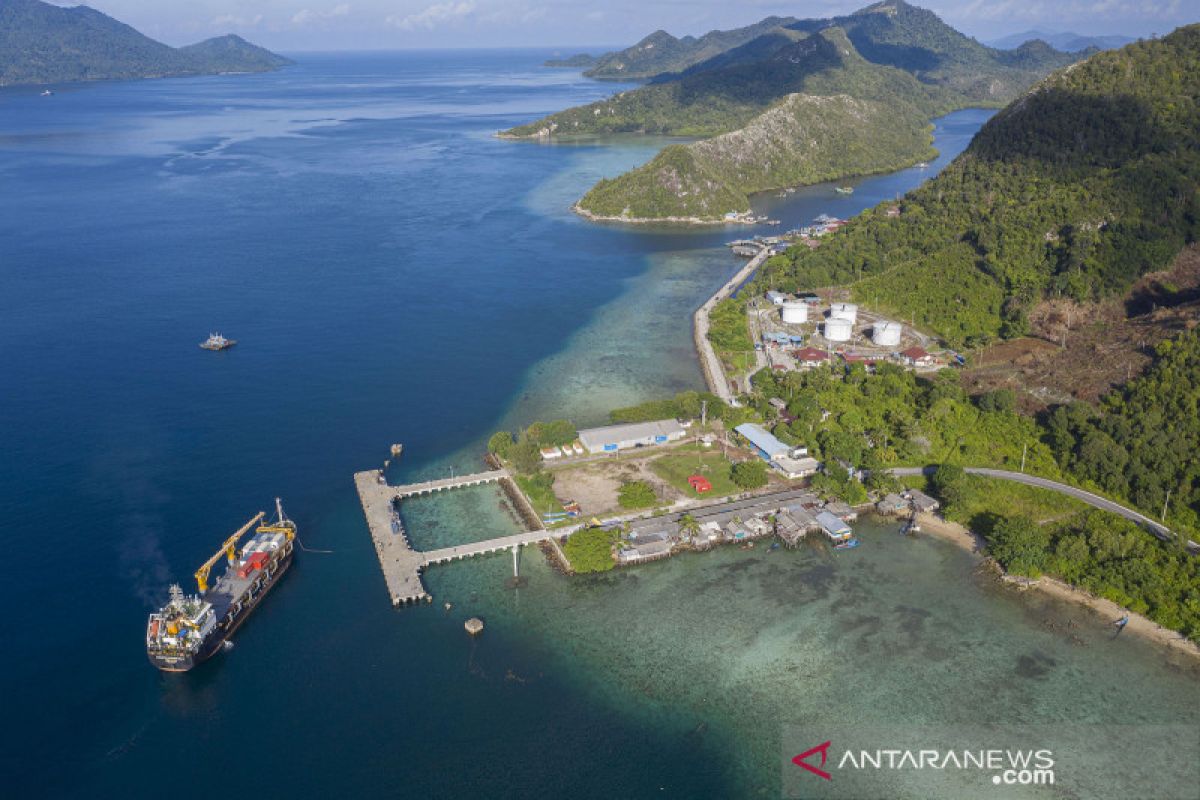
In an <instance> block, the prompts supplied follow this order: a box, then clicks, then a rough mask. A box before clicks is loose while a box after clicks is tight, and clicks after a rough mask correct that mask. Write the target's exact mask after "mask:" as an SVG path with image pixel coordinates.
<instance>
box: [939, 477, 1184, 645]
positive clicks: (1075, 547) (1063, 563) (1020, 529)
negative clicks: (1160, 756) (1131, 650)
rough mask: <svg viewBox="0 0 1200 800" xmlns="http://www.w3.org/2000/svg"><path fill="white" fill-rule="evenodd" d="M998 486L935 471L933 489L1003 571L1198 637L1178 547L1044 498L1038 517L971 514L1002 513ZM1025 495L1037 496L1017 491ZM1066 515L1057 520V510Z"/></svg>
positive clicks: (1132, 527) (1112, 518)
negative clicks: (1076, 591) (1048, 578)
mask: <svg viewBox="0 0 1200 800" xmlns="http://www.w3.org/2000/svg"><path fill="white" fill-rule="evenodd" d="M995 484H996V482H993V481H987V480H985V479H980V478H977V477H975V476H970V475H965V474H963V473H962V471H961V470H957V471H956V470H954V469H953V468H949V469H947V468H939V469H938V472H937V474H936V475H935V477H934V480H933V481H932V482H931V487H930V488H931V491H934V492H935V493H937V494H939V495H940V497H941V499H942V501H943V503H944V513H945V514H946V516H947V517H948V518H950V519H956V520H958V521H961V522H963V523H967V524H970V525H971V527H972V529H973V530H976V531H977V532H979V533H981V534H983V535H984V537H985V538H986V539H987V542H988V551H989V553H990V554H991V555H992V556H994V557H995V558H996V560H997V561H999V562H1000V564H1001V565H1002V566H1003V567H1004V568H1005V569H1006V570H1007V571H1009V572H1011V573H1013V574H1016V575H1026V576H1029V577H1038V576H1040V575H1042V574H1050V575H1054V576H1057V577H1059V578H1062V579H1063V580H1065V581H1067V582H1069V583H1071V584H1074V585H1076V586H1079V587H1081V588H1083V589H1086V590H1087V591H1089V592H1091V593H1092V594H1095V595H1097V596H1099V597H1104V598H1107V599H1108V600H1111V601H1113V602H1114V603H1117V604H1118V605H1121V606H1123V607H1125V608H1128V609H1129V610H1130V611H1133V612H1136V613H1138V614H1145V615H1146V616H1148V617H1149V618H1150V619H1152V620H1154V621H1155V622H1157V623H1158V624H1160V625H1163V626H1165V627H1168V628H1171V629H1173V630H1178V631H1180V632H1182V633H1183V634H1184V635H1186V636H1188V637H1190V638H1192V639H1196V640H1200V567H1198V566H1197V559H1196V558H1195V557H1194V556H1190V555H1188V554H1187V553H1186V552H1184V551H1183V550H1182V549H1181V548H1180V547H1179V546H1178V545H1176V544H1164V543H1163V542H1161V541H1159V540H1158V539H1156V538H1155V537H1154V536H1153V535H1151V534H1150V533H1148V532H1147V531H1145V530H1143V529H1141V528H1139V527H1137V526H1136V525H1134V524H1133V523H1131V522H1129V521H1127V520H1125V519H1122V518H1121V517H1117V516H1114V515H1112V514H1107V513H1104V512H1102V511H1097V510H1093V509H1088V510H1084V511H1080V510H1078V505H1077V504H1074V503H1065V502H1064V501H1063V500H1062V498H1061V496H1059V498H1058V506H1057V508H1054V506H1053V505H1052V501H1053V498H1047V499H1046V500H1045V501H1044V508H1043V510H1044V511H1051V510H1054V511H1057V512H1058V513H1057V514H1051V515H1050V518H1049V519H1046V520H1038V519H1035V518H1032V517H1030V516H1029V514H1028V513H1007V514H998V513H995V512H994V511H987V512H979V511H975V512H974V513H972V511H971V509H979V508H992V509H995V508H1005V509H1006V510H1007V509H1008V507H1007V506H1005V505H1003V504H1001V503H998V502H997V496H996V489H997V488H998V487H997V486H996V485H995ZM1021 491H1023V492H1027V493H1028V492H1030V491H1033V492H1037V490H1031V489H1030V487H1021ZM1064 510H1065V511H1067V512H1068V516H1067V517H1066V518H1065V519H1062V518H1061V517H1062V512H1063V511H1064Z"/></svg>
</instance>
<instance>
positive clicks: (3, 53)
mask: <svg viewBox="0 0 1200 800" xmlns="http://www.w3.org/2000/svg"><path fill="white" fill-rule="evenodd" d="M291 63H292V62H291V61H290V60H288V59H286V58H284V57H283V56H279V55H276V54H275V53H272V52H270V51H269V50H265V49H263V48H261V47H258V46H256V45H253V44H251V43H249V42H247V41H246V40H245V39H242V38H241V37H239V36H234V35H232V34H230V35H227V36H219V37H216V38H213V39H206V40H205V41H203V42H199V43H197V44H193V45H189V46H187V47H170V46H169V45H165V44H163V43H162V42H157V41H155V40H153V39H151V38H149V37H148V36H145V35H143V34H141V33H139V32H138V31H136V30H134V29H133V28H131V27H129V26H128V25H125V24H124V23H121V22H119V21H117V20H115V19H113V18H112V17H110V16H107V15H106V14H102V13H101V12H99V11H96V10H95V9H92V8H88V7H87V6H75V7H72V8H65V7H62V6H55V5H51V4H49V3H44V2H41V0H3V2H0V86H19V85H29V84H34V85H44V84H58V83H73V82H78V81H100V80H132V79H139V78H168V77H179V76H185V75H216V74H221V73H233V72H266V71H270V70H275V69H279V68H281V67H284V66H287V65H289V64H291Z"/></svg>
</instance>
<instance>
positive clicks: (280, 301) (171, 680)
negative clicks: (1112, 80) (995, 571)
mask: <svg viewBox="0 0 1200 800" xmlns="http://www.w3.org/2000/svg"><path fill="white" fill-rule="evenodd" d="M545 57H546V54H545V53H538V52H531V51H521V52H454V53H420V54H366V55H354V56H348V55H332V54H329V55H320V56H316V55H313V56H310V55H305V56H304V57H303V58H301V59H300V62H301V63H300V64H299V65H298V66H297V67H295V68H291V69H288V70H285V71H282V72H280V73H276V74H271V75H261V76H224V77H213V78H199V79H186V80H169V81H147V82H141V83H109V84H97V85H92V86H78V87H62V88H61V89H60V90H59V91H58V92H57V93H56V95H55V96H53V97H52V98H41V97H39V96H38V95H37V93H36V92H35V91H27V90H4V91H2V92H0V179H2V180H3V185H4V187H5V191H4V192H3V193H2V194H0V334H3V337H4V340H5V341H6V342H8V343H9V344H10V346H8V347H5V348H4V349H3V350H0V375H2V376H3V380H4V389H5V391H4V392H3V393H0V452H3V453H4V456H3V458H0V519H3V520H4V522H5V524H4V527H3V533H0V537H3V538H2V541H3V542H4V545H5V550H6V556H7V557H6V559H5V567H4V568H3V570H4V571H3V580H2V581H0V601H2V602H3V607H4V608H6V609H9V613H8V614H6V615H5V623H6V630H8V631H9V635H8V636H7V638H6V641H7V642H9V643H10V644H11V645H13V646H12V647H10V651H9V657H8V658H6V659H5V660H4V662H3V666H0V681H2V683H0V686H2V687H3V690H4V693H5V697H6V700H7V708H8V710H9V713H10V717H11V718H12V719H13V720H14V721H15V722H14V724H11V725H9V726H6V727H5V732H4V734H3V736H4V739H5V740H4V742H3V745H4V746H3V747H2V748H0V769H2V770H3V774H4V775H5V776H6V779H7V788H8V790H9V791H10V792H11V793H13V794H14V796H39V795H41V796H72V797H75V796H84V795H88V796H110V795H120V796H128V797H142V796H146V797H149V796H162V793H163V790H164V787H165V788H169V791H170V794H171V795H172V796H181V797H191V796H200V795H202V794H205V795H206V794H209V793H210V787H211V786H217V785H220V786H221V787H222V791H223V792H224V793H226V794H229V795H231V796H250V795H258V796H280V795H282V794H284V793H291V794H302V795H310V794H324V795H334V796H353V795H365V796H378V795H387V796H414V797H417V796H439V797H440V796H446V797H450V796H458V797H505V796H511V797H530V796H560V795H564V794H571V795H575V796H597V797H599V796H603V797H649V796H654V797H663V796H680V797H744V796H750V797H756V796H777V794H778V791H779V786H780V765H779V758H778V751H779V750H780V746H781V739H782V738H783V736H784V734H783V733H782V726H783V725H785V724H789V723H793V722H796V721H797V720H801V721H802V720H803V719H808V718H816V719H820V718H821V715H822V714H825V715H828V714H831V713H834V714H836V715H837V717H838V718H839V719H854V720H860V719H861V720H864V721H875V722H886V721H896V720H905V721H924V722H939V721H941V722H949V721H962V720H971V721H978V720H980V719H982V718H988V721H1006V720H1012V719H1018V720H1020V721H1031V720H1032V721H1060V720H1070V721H1087V722H1093V721H1094V722H1115V721H1125V722H1129V721H1138V722H1189V723H1193V724H1194V723H1195V722H1196V712H1195V711H1194V709H1195V708H1196V701H1197V699H1200V692H1198V691H1197V686H1198V685H1200V684H1198V683H1197V680H1196V675H1195V673H1194V669H1193V668H1192V667H1190V666H1187V665H1181V664H1177V663H1174V662H1173V661H1172V660H1171V659H1170V658H1169V657H1168V656H1165V655H1164V654H1162V653H1160V652H1158V651H1157V650H1155V649H1153V648H1151V647H1148V646H1145V645H1143V644H1140V643H1138V642H1136V641H1134V640H1132V639H1118V640H1116V641H1114V642H1109V641H1107V640H1106V639H1105V638H1104V633H1105V629H1104V627H1103V624H1102V623H1103V621H1099V622H1086V621H1084V620H1083V619H1082V616H1081V614H1080V613H1079V612H1077V611H1075V610H1072V609H1063V608H1060V607H1055V606H1045V607H1042V601H1039V600H1037V599H1036V598H1033V597H1017V596H1013V595H1010V594H1008V593H1006V592H1002V591H999V590H997V589H996V588H995V587H993V586H991V585H990V584H988V583H983V582H980V581H978V580H976V579H975V578H974V577H973V573H972V559H971V557H970V556H969V555H967V554H964V553H961V552H959V551H957V550H954V549H953V548H951V547H949V546H946V545H943V544H940V543H938V542H935V541H930V540H916V541H911V540H902V539H899V538H897V537H894V536H892V535H891V532H890V531H889V530H887V529H885V528H878V529H875V528H872V527H871V526H870V525H867V526H865V527H864V528H863V531H862V532H863V534H864V539H865V540H866V546H864V547H863V548H860V550H858V551H855V552H853V553H848V554H844V555H843V554H839V555H838V556H837V557H836V558H833V557H827V556H824V555H822V554H820V553H817V552H813V551H806V550H802V551H799V552H795V553H784V552H775V553H768V552H766V551H763V550H761V549H757V550H754V551H748V552H747V551H740V550H736V549H733V550H721V551H717V552H714V553H710V554H707V555H704V556H695V557H687V558H678V559H673V560H671V561H668V562H665V563H663V562H660V563H656V564H652V565H647V566H645V567H642V568H638V569H634V570H627V571H622V572H620V573H617V574H613V575H610V576H606V577H603V578H599V579H593V580H568V579H566V578H563V577H562V576H559V575H558V574H556V573H554V572H552V571H551V570H550V569H549V567H548V566H547V565H546V564H545V562H544V560H543V559H542V557H541V556H540V555H538V554H537V553H536V551H532V550H530V551H526V552H525V553H524V554H523V555H522V562H521V570H522V573H523V575H525V576H526V577H527V578H528V584H527V585H526V586H525V587H524V588H522V589H520V590H517V591H513V590H509V589H507V588H505V579H506V578H507V577H508V576H509V575H510V570H511V560H510V557H509V556H508V555H507V554H505V555H497V556H493V557H487V558H481V559H477V560H474V561H471V562H461V563H456V564H453V565H446V566H442V567H437V568H433V569H431V570H430V572H429V574H428V576H427V583H428V586H429V588H430V590H431V591H432V592H433V593H434V595H435V597H436V598H437V603H436V604H435V605H433V606H429V607H424V608H420V609H407V610H401V611H396V610H393V609H391V608H390V607H389V605H388V603H387V599H386V593H385V590H384V586H383V580H382V577H381V576H380V574H379V570H378V565H377V563H376V560H375V555H374V552H373V550H372V548H371V545H370V542H369V539H368V537H367V534H366V529H365V524H364V522H363V520H362V516H361V511H360V510H359V508H358V504H357V499H356V497H355V495H354V491H353V486H352V483H351V480H350V475H351V473H352V472H353V471H355V470H358V469H364V468H369V467H372V466H375V465H378V464H379V463H380V462H381V461H382V460H383V458H384V457H385V455H386V448H387V445H388V444H390V443H392V442H394V441H402V442H404V443H405V445H406V452H405V456H404V457H403V459H401V462H400V463H399V464H398V465H396V466H394V467H393V469H392V472H393V475H392V477H393V478H394V479H396V480H406V479H410V478H415V477H429V476H436V475H443V474H446V472H447V471H448V470H449V469H452V468H453V469H458V470H463V469H476V468H478V467H479V466H480V464H479V460H478V453H479V452H480V450H481V448H482V442H483V441H484V440H485V439H486V437H487V436H488V434H490V433H491V431H492V430H494V429H495V428H497V427H501V426H509V427H511V426H515V425H517V424H521V423H524V422H527V421H529V420H531V419H535V418H538V417H542V418H546V417H551V416H562V415H566V416H570V417H571V418H572V419H574V420H575V421H576V422H577V423H580V424H587V423H592V422H597V421H601V420H603V418H604V415H605V413H606V411H607V409H609V408H610V407H612V406H614V405H621V404H625V403H631V402H636V401H638V400H642V399H645V398H647V397H652V396H657V395H661V394H664V393H668V392H673V391H677V390H679V389H681V388H690V387H697V386H699V385H700V375H699V371H698V368H697V366H696V362H695V357H694V354H693V353H692V351H691V335H690V327H689V326H690V312H691V310H692V309H693V308H695V307H696V306H698V305H699V304H700V303H701V302H702V300H703V298H705V297H706V296H707V295H708V294H709V293H711V291H712V290H713V288H714V287H715V286H716V285H718V284H719V283H720V282H721V281H722V280H723V279H724V278H725V277H726V276H728V275H729V274H731V273H732V272H733V271H734V270H735V269H736V268H737V266H738V264H737V263H735V262H734V261H733V259H731V258H730V257H729V255H728V253H727V251H725V250H724V249H723V248H721V247H720V244H721V243H722V242H724V241H725V240H726V239H728V238H732V237H734V236H736V235H743V234H745V233H746V232H747V231H746V230H745V229H736V230H705V231H686V230H678V229H674V230H673V229H650V230H638V231H629V230H626V229H622V228H619V227H608V226H594V225H589V224H586V223H584V222H583V221H581V220H579V219H577V218H575V217H574V215H572V214H571V213H570V212H569V210H568V208H569V205H570V202H571V201H572V200H573V199H575V198H576V197H577V196H578V195H579V194H581V193H582V192H583V191H584V190H585V189H586V188H587V186H588V185H590V183H591V182H592V181H594V180H595V179H596V178H597V177H600V176H604V175H613V174H616V173H618V172H620V171H623V170H625V169H627V168H629V167H631V166H633V165H635V164H638V163H640V162H643V161H645V160H646V159H648V158H649V157H651V155H652V154H653V152H654V151H655V149H656V147H657V146H658V145H660V144H661V142H660V141H657V140H651V141H647V140H640V141H639V140H629V139H626V140H609V141H603V142H591V143H580V144H576V145H571V146H546V145H540V144H535V143H515V142H505V141H501V140H497V139H495V138H493V137H492V135H491V134H492V132H494V131H495V130H497V129H502V128H504V127H507V126H509V125H512V124H515V123H517V122H519V121H523V120H525V119H528V118H532V117H535V116H538V115H540V114H543V113H546V112H549V111H552V110H555V109H557V108H561V107H564V106H567V105H572V104H576V103H581V102H587V101H590V100H592V99H595V98H597V97H600V96H603V95H605V94H607V93H609V92H612V91H614V90H617V89H619V88H620V87H614V86H612V85H609V84H594V83H590V82H587V81H584V80H582V79H581V78H580V77H579V75H578V74H577V73H573V72H564V71H549V70H542V69H539V68H537V66H536V65H537V64H538V63H540V61H541V60H543V59H544V58H545ZM986 116H987V114H986V113H985V112H962V113H960V114H956V115H951V116H950V117H948V118H946V119H944V120H942V121H940V122H939V126H938V145H939V147H940V148H941V149H942V150H943V157H942V159H941V161H944V160H946V159H948V158H950V157H952V155H953V154H954V153H956V152H958V150H960V149H961V147H962V146H964V145H965V143H966V141H967V140H968V139H969V136H970V135H971V132H972V131H973V130H974V129H975V128H976V127H977V126H978V125H979V124H981V123H982V121H983V120H984V119H986ZM937 166H938V164H934V165H933V166H932V168H931V169H930V170H929V171H927V172H926V173H919V172H913V171H906V172H904V173H900V174H897V175H894V176H883V177H880V178H874V179H870V180H867V181H863V182H860V183H859V184H858V186H859V188H858V190H857V191H856V193H855V194H854V195H853V196H852V199H850V200H847V199H845V198H838V197H836V196H833V195H831V191H830V189H829V187H813V188H812V189H810V190H805V191H804V192H801V193H797V194H796V195H794V196H792V197H791V198H789V199H788V200H787V201H786V204H785V205H784V207H778V208H776V207H774V206H772V204H773V203H775V201H776V199H775V198H770V197H766V198H758V199H756V203H758V204H760V205H763V206H764V207H766V206H772V210H771V213H772V214H773V215H776V216H780V217H782V218H783V219H784V222H785V226H787V227H791V226H792V225H796V224H801V223H803V222H806V221H807V220H808V219H811V217H812V216H815V215H816V214H817V213H821V212H822V211H826V210H827V211H829V212H830V213H837V214H843V215H845V214H846V213H851V212H852V211H853V210H854V208H855V207H856V205H857V207H862V205H865V204H869V203H871V202H874V200H873V199H872V198H876V199H882V198H884V197H890V196H892V195H894V194H895V193H896V192H899V191H903V190H904V189H905V188H907V187H911V186H912V185H915V183H916V182H918V181H919V180H921V179H922V177H924V176H925V175H927V174H931V173H932V171H933V170H934V169H936V168H937ZM778 203H781V204H783V203H785V201H778ZM847 203H849V204H850V205H847ZM839 204H840V205H839ZM772 230H774V229H763V230H762V231H761V232H764V233H765V232H769V231H772ZM210 330H220V331H221V332H223V333H225V334H227V335H229V336H231V337H233V338H236V339H238V340H239V341H240V343H239V344H238V346H237V347H236V348H234V349H233V350H231V351H229V352H227V353H222V354H210V353H205V352H202V351H200V350H199V349H198V348H197V347H196V344H197V343H198V342H199V341H200V340H202V339H203V338H204V337H205V336H206V335H207V334H208V333H209V331H210ZM276 494H279V495H282V496H283V497H284V500H285V503H286V505H287V508H288V510H289V512H290V513H291V515H292V516H293V517H294V518H295V519H296V520H297V522H298V523H299V525H300V530H301V538H302V540H303V542H304V544H305V545H306V546H307V547H308V548H309V549H310V550H311V551H316V550H330V551H332V552H331V553H318V552H301V553H300V554H299V556H298V558H297V560H296V564H295V566H294V568H293V570H292V572H291V573H290V574H289V575H288V577H287V579H286V580H285V581H284V582H282V583H281V585H280V586H279V587H278V588H277V589H276V590H275V591H274V592H273V593H272V595H271V598H270V600H269V601H268V602H266V603H265V604H264V605H263V606H262V607H261V608H260V610H259V611H257V612H256V614H255V616H254V618H253V619H252V620H251V621H250V622H249V623H248V624H247V625H246V626H245V628H244V629H243V630H242V631H241V632H240V633H239V635H238V637H237V639H236V643H235V648H234V649H233V651H232V652H230V653H228V654H225V655H224V656H222V657H220V658H218V659H215V660H214V661H212V662H210V663H209V664H207V665H205V666H204V667H203V668H201V669H199V670H197V671H195V672H194V673H191V674H188V675H184V676H169V675H161V674H158V673H157V672H155V671H154V670H153V669H152V668H151V667H150V666H149V665H148V664H147V663H146V661H145V658H144V654H143V652H142V641H141V639H142V634H143V630H144V621H145V614H146V612H147V610H148V609H150V608H152V607H153V606H154V604H156V603H158V602H161V601H162V599H163V598H164V596H165V592H166V588H167V585H168V584H169V583H170V582H171V581H172V580H177V581H181V582H186V581H185V578H186V577H187V576H189V575H190V574H191V572H192V570H193V569H194V568H195V566H196V565H197V564H198V563H200V562H201V561H202V560H203V559H204V558H206V557H207V556H208V555H209V554H210V553H211V552H212V550H213V549H214V548H215V547H216V546H217V545H218V544H219V542H220V541H221V540H222V539H223V538H224V536H225V535H226V534H227V532H228V531H230V530H232V529H234V528H236V526H237V525H239V524H240V523H241V522H242V521H244V519H245V518H246V517H248V516H249V515H250V514H251V513H252V512H253V511H254V510H257V509H258V508H263V507H266V506H267V505H268V504H269V503H270V500H271V498H272V497H274V496H275V495H276ZM405 517H406V521H407V523H408V525H409V527H410V529H411V530H412V535H413V538H414V539H415V540H416V541H417V542H418V543H419V544H420V546H423V547H425V546H434V545H436V544H444V543H450V542H453V541H462V540H465V539H471V538H483V537H485V536H490V535H494V534H501V533H507V532H511V531H513V530H514V523H513V521H512V519H511V518H510V516H509V515H508V513H507V512H506V511H505V510H504V508H503V507H502V505H501V503H500V502H499V498H498V495H497V494H496V493H495V492H494V491H493V490H489V489H479V490H472V491H469V492H462V493H459V494H450V495H442V496H441V497H438V498H436V499H427V500H421V501H418V502H414V503H412V504H410V505H409V506H408V507H407V508H406V510H405ZM444 601H451V602H453V603H454V608H453V610H451V611H450V612H446V611H444V610H443V609H442V606H441V603H442V602H444ZM471 614H478V615H480V616H481V617H482V618H483V619H484V620H485V621H486V624H487V630H486V631H485V632H484V635H483V636H482V637H481V638H479V639H478V640H470V639H469V638H468V637H467V636H466V634H465V633H464V631H463V629H462V622H463V620H464V619H465V618H466V617H467V616H469V615H471ZM1066 618H1074V619H1078V620H1080V622H1079V624H1080V625H1083V626H1084V628H1083V630H1084V631H1085V633H1084V634H1080V635H1081V636H1082V638H1083V639H1084V640H1085V641H1087V643H1088V644H1087V646H1081V645H1077V644H1072V643H1071V639H1070V637H1069V636H1068V635H1067V634H1065V633H1063V629H1062V627H1061V626H1060V625H1058V623H1057V622H1055V626H1054V627H1047V626H1046V624H1045V620H1046V619H1051V620H1052V621H1061V620H1065V619H1066ZM198 765H199V768H201V769H204V770H205V771H206V773H207V775H208V778H209V780H207V781H204V780H197V779H195V777H194V776H195V773H196V770H197V768H198ZM277 765H286V766H285V767H284V768H283V769H282V770H279V769H278V768H277ZM1097 796H1103V795H1102V794H1101V795H1097ZM1110 796H1120V795H1116V794H1113V795H1110Z"/></svg>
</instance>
